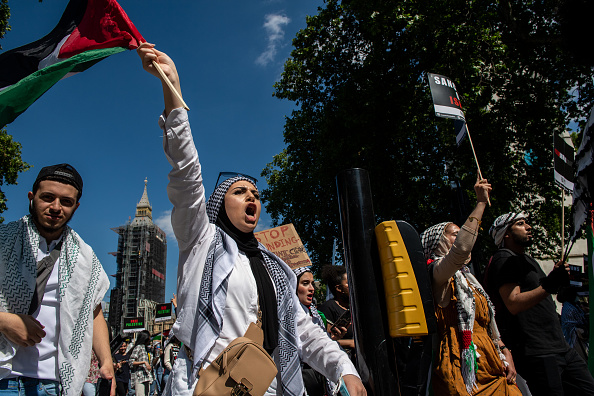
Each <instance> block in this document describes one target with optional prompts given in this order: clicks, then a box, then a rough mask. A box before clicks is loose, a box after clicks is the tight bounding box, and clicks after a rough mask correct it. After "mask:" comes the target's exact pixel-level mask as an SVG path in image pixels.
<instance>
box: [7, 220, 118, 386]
mask: <svg viewBox="0 0 594 396" xmlns="http://www.w3.org/2000/svg"><path fill="white" fill-rule="evenodd" d="M40 238H41V236H40V235H39V232H38V231H37V228H36V227H35V224H34V223H33V220H32V219H31V216H29V215H27V216H25V217H23V218H21V219H20V220H18V221H15V222H11V223H8V224H0V241H2V244H1V246H0V311H1V312H10V313H14V314H25V315H26V314H27V313H28V311H29V305H30V303H31V299H32V298H33V291H34V290H35V282H36V276H37V252H38V247H39V241H40ZM59 260H60V265H59V267H58V292H59V293H58V299H59V303H60V308H59V318H60V332H59V334H58V361H57V365H58V373H59V378H60V386H61V394H63V395H67V396H80V393H81V391H82V387H83V384H84V382H85V379H86V378H87V375H88V372H89V364H90V359H91V348H92V342H93V311H94V309H95V307H96V306H97V305H98V304H99V303H100V302H101V300H102V299H103V296H104V295H105V293H106V292H107V289H108V288H109V279H108V278H107V275H106V274H105V271H103V268H102V267H101V263H100V262H99V260H98V259H97V257H96V256H95V253H94V252H93V250H92V249H91V248H90V246H89V245H87V244H86V243H85V242H84V241H83V240H82V239H81V238H80V236H79V235H78V234H77V233H76V232H74V230H72V229H71V228H70V227H68V226H67V227H66V228H65V230H64V234H63V244H62V249H61V252H60V258H59ZM17 348H18V346H16V345H14V344H13V343H12V342H10V341H9V340H8V339H6V338H5V337H4V336H2V335H0V378H2V377H5V376H6V375H8V374H10V372H11V370H12V358H13V357H14V354H15V353H16V350H17Z"/></svg>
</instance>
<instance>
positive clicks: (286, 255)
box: [254, 223, 311, 269]
mask: <svg viewBox="0 0 594 396" xmlns="http://www.w3.org/2000/svg"><path fill="white" fill-rule="evenodd" d="M254 235H255V236H256V239H257V240H258V241H260V242H261V243H262V244H263V245H264V246H266V248H267V249H268V250H270V251H271V252H272V253H274V254H276V255H277V256H278V257H280V258H281V259H282V260H283V261H284V262H285V263H287V265H288V266H289V267H291V268H292V269H294V268H299V267H307V266H310V265H311V260H310V259H309V256H308V255H307V252H306V251H305V246H304V245H303V242H301V238H299V235H297V231H295V227H293V224H291V223H289V224H284V225H282V226H279V227H275V228H271V229H269V230H264V231H260V232H256V233H254Z"/></svg>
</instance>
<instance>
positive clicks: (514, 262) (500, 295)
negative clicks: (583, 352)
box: [485, 213, 594, 396]
mask: <svg viewBox="0 0 594 396" xmlns="http://www.w3.org/2000/svg"><path fill="white" fill-rule="evenodd" d="M490 234H491V236H492V237H493V239H494V240H495V244H496V245H497V246H498V247H499V250H497V251H496V252H495V254H494V255H493V257H492V258H491V262H490V263H489V266H488V268H487V271H486V275H485V285H486V290H487V292H488V293H489V295H490V296H491V298H492V300H493V302H494V304H495V308H496V320H497V325H498V326H499V329H500V331H501V338H502V340H503V341H504V342H505V345H506V346H507V347H508V348H510V349H511V350H513V351H514V361H515V364H516V370H517V371H518V373H519V374H520V375H521V376H522V377H523V378H524V379H525V380H526V382H527V384H528V387H529V389H530V392H531V393H532V394H533V395H538V396H541V395H593V394H594V379H592V376H591V375H590V373H589V371H588V368H587V366H586V364H585V362H584V361H583V359H582V358H581V357H580V356H578V354H577V353H576V352H575V351H574V350H573V349H572V348H570V347H569V345H568V344H567V342H566V341H565V338H564V337H563V332H562V330H561V324H560V322H559V316H558V315H557V312H556V306H555V303H554V301H553V299H552V297H551V294H555V293H557V291H558V289H559V287H561V286H563V285H564V284H567V283H568V282H569V276H568V271H569V265H568V264H567V263H564V262H561V261H560V262H558V263H556V264H555V267H554V269H553V270H552V271H551V272H550V273H549V274H548V275H546V274H545V273H544V272H543V271H542V269H541V268H540V265H539V264H538V263H537V262H536V260H534V259H533V258H532V257H530V256H529V255H527V254H526V253H525V250H526V248H527V247H529V246H530V245H531V244H532V242H533V239H532V227H531V226H530V225H529V224H528V222H527V220H526V215H525V214H524V213H507V214H504V215H502V216H499V217H498V218H497V219H496V220H495V222H494V223H493V226H492V227H491V229H490Z"/></svg>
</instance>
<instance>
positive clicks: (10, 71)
mask: <svg viewBox="0 0 594 396" xmlns="http://www.w3.org/2000/svg"><path fill="white" fill-rule="evenodd" d="M144 41H145V40H144V38H143V37H142V36H141V34H140V33H139V32H138V30H136V27H134V24H132V22H131V21H130V19H129V18H128V16H127V15H126V13H125V12H124V10H123V9H122V8H121V7H120V5H119V4H118V3H117V2H116V1H115V0H71V1H70V2H69V3H68V6H67V7H66V10H65V11H64V14H63V15H62V18H61V19H60V21H59V22H58V25H57V26H56V27H55V28H54V29H53V30H52V31H51V32H50V33H49V34H48V35H46V36H45V37H43V38H41V39H39V40H37V41H35V42H33V43H30V44H27V45H24V46H22V47H19V48H15V49H13V50H10V51H7V52H4V53H2V54H0V127H3V126H5V125H6V124H8V123H10V122H12V121H13V120H14V119H15V118H16V117H18V116H19V115H20V114H21V113H22V112H24V111H25V110H26V109H27V108H28V107H29V106H30V105H31V104H32V103H33V102H35V101H36V100H37V99H38V98H39V97H40V96H41V95H43V94H44V93H45V92H46V91H47V90H48V89H50V88H51V87H52V86H53V85H54V84H55V83H56V82H58V81H59V80H60V79H62V78H65V77H70V76H71V75H73V74H75V73H78V72H81V71H84V70H86V69H88V68H89V67H91V66H93V65H94V64H95V63H97V62H99V61H100V60H102V59H104V58H106V57H108V56H109V55H112V54H116V53H118V52H122V51H125V50H127V49H135V48H137V47H138V46H139V45H140V43H142V42H144Z"/></svg>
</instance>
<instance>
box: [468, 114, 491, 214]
mask: <svg viewBox="0 0 594 396" xmlns="http://www.w3.org/2000/svg"><path fill="white" fill-rule="evenodd" d="M464 124H465V125H466V134H467V135H468V141H469V142H470V147H471V148H472V154H473V155H474V162H476V169H477V170H478V174H479V179H481V180H482V179H483V174H482V173H481V167H480V166H479V163H478V158H477V157H476V151H474V144H472V138H471V137H470V129H468V124H467V123H466V122H465V123H464ZM487 202H488V203H489V206H491V200H490V199H489V196H487Z"/></svg>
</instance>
